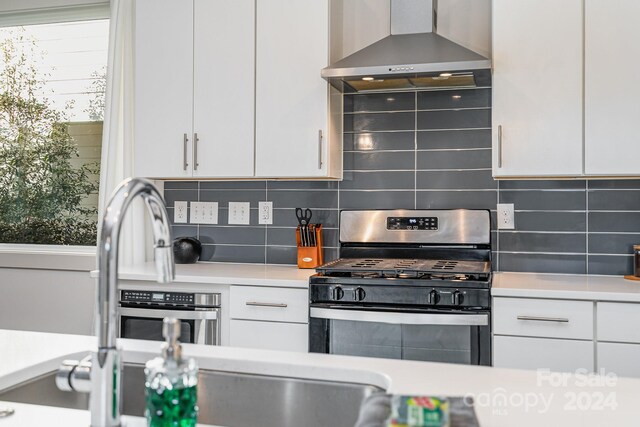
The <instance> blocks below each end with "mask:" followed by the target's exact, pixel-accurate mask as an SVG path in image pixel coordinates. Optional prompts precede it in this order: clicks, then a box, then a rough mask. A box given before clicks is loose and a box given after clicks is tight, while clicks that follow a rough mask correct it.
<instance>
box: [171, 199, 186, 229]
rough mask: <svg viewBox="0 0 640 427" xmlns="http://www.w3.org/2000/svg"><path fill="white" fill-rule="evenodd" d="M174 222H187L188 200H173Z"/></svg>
mask: <svg viewBox="0 0 640 427" xmlns="http://www.w3.org/2000/svg"><path fill="white" fill-rule="evenodd" d="M173 222H175V223H176V224H185V223H186V222H187V202H173Z"/></svg>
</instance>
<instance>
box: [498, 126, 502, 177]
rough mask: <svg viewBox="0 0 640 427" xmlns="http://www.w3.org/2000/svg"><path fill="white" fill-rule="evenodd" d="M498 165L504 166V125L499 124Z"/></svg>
mask: <svg viewBox="0 0 640 427" xmlns="http://www.w3.org/2000/svg"><path fill="white" fill-rule="evenodd" d="M498 167H499V168H501V167H502V125H498Z"/></svg>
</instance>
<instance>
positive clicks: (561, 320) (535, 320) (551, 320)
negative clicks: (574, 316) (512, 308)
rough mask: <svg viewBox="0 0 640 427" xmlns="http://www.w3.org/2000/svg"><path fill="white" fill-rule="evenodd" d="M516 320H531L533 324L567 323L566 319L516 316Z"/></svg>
mask: <svg viewBox="0 0 640 427" xmlns="http://www.w3.org/2000/svg"><path fill="white" fill-rule="evenodd" d="M518 320H531V321H534V322H559V323H569V319H567V318H565V317H538V316H518Z"/></svg>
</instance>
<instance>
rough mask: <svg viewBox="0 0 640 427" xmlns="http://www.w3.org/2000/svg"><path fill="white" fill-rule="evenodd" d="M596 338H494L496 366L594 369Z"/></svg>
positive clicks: (494, 360)
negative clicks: (588, 339)
mask: <svg viewBox="0 0 640 427" xmlns="http://www.w3.org/2000/svg"><path fill="white" fill-rule="evenodd" d="M593 346H594V344H593V341H573V340H562V339H548V338H522V337H503V336H496V337H493V366H495V367H497V368H515V369H549V370H552V371H558V372H575V371H576V369H587V370H589V372H591V371H593V369H594V361H593Z"/></svg>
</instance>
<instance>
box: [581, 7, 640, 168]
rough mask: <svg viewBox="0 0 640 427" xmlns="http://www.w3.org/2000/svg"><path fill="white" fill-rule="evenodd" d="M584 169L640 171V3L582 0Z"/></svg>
mask: <svg viewBox="0 0 640 427" xmlns="http://www.w3.org/2000/svg"><path fill="white" fill-rule="evenodd" d="M585 7H586V10H585V173H586V174H587V175H635V176H638V175H640V162H639V161H638V159H639V158H640V136H639V135H640V134H639V133H638V130H637V123H638V120H639V119H640V102H638V101H639V100H640V87H639V86H638V85H637V83H636V82H634V80H635V77H634V76H635V75H636V74H637V73H638V70H639V69H640V43H639V42H638V41H639V40H640V27H639V26H638V22H637V21H638V16H640V2H639V1H637V0H616V1H610V0H586V1H585Z"/></svg>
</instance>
